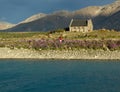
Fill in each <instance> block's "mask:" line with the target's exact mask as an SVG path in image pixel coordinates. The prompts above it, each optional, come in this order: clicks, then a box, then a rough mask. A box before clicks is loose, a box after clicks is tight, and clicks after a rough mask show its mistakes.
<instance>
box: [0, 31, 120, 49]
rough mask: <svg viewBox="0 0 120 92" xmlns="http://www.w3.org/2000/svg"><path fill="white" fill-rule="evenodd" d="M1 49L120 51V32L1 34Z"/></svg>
mask: <svg viewBox="0 0 120 92" xmlns="http://www.w3.org/2000/svg"><path fill="white" fill-rule="evenodd" d="M60 38H61V39H60ZM60 40H62V41H60ZM0 47H8V48H11V49H14V48H26V49H35V50H47V49H52V50H56V49H58V50H74V49H94V50H96V49H103V50H120V32H117V31H114V30H95V31H93V32H90V33H79V32H65V31H64V30H57V31H51V32H43V33H41V32H1V33H0Z"/></svg>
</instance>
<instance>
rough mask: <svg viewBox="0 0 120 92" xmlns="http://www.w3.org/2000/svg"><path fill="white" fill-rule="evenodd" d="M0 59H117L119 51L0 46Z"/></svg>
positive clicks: (119, 54) (119, 56)
mask: <svg viewBox="0 0 120 92" xmlns="http://www.w3.org/2000/svg"><path fill="white" fill-rule="evenodd" d="M0 59H118V60H120V51H117V50H116V51H104V50H85V49H81V50H62V51H60V50H41V51H36V50H29V49H10V48H0Z"/></svg>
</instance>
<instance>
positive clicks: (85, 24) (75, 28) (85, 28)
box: [69, 19, 93, 32]
mask: <svg viewBox="0 0 120 92" xmlns="http://www.w3.org/2000/svg"><path fill="white" fill-rule="evenodd" d="M69 31H70V32H91V31H93V24H92V20H91V19H89V20H78V19H72V20H71V22H70V25H69Z"/></svg>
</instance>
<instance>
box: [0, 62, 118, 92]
mask: <svg viewBox="0 0 120 92" xmlns="http://www.w3.org/2000/svg"><path fill="white" fill-rule="evenodd" d="M0 92H120V62H119V61H115V60H112V61H109V62H108V61H100V60H94V61H92V60H0Z"/></svg>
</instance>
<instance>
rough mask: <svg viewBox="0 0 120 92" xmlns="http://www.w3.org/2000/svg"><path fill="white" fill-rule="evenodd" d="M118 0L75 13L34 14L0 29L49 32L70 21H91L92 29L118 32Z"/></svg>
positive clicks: (119, 3)
mask: <svg viewBox="0 0 120 92" xmlns="http://www.w3.org/2000/svg"><path fill="white" fill-rule="evenodd" d="M119 18H120V0H117V1H115V2H113V3H111V4H108V5H104V6H89V7H86V8H83V9H80V10H76V11H72V12H69V11H65V10H62V11H57V12H53V13H52V14H43V13H40V14H35V15H33V16H31V17H29V18H27V19H26V20H24V21H22V22H20V23H18V24H15V25H12V24H11V25H12V26H9V27H6V28H5V27H4V29H3V28H1V27H0V29H1V30H2V31H7V32H27V31H51V30H56V29H63V28H67V27H68V26H69V23H70V21H71V19H92V21H93V24H94V29H102V28H105V29H114V30H117V31H120V19H119Z"/></svg>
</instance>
